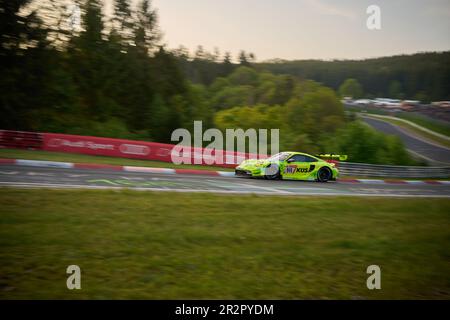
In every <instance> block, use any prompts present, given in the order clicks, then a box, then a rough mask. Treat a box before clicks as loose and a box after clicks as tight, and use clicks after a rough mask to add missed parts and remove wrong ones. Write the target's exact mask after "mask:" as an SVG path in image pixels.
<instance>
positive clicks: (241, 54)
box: [238, 50, 250, 67]
mask: <svg viewBox="0 0 450 320" xmlns="http://www.w3.org/2000/svg"><path fill="white" fill-rule="evenodd" d="M238 60H239V64H240V65H241V66H245V67H248V66H250V63H249V62H248V57H247V53H246V52H245V51H244V50H241V51H240V52H239V56H238Z"/></svg>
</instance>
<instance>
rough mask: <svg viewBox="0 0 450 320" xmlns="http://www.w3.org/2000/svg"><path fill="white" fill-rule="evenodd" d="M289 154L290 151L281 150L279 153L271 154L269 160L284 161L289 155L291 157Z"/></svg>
mask: <svg viewBox="0 0 450 320" xmlns="http://www.w3.org/2000/svg"><path fill="white" fill-rule="evenodd" d="M289 155H290V153H288V152H280V153H277V154H275V155H273V156H271V157H270V158H269V159H267V160H269V161H284V160H286V159H287V157H289Z"/></svg>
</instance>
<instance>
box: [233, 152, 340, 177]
mask: <svg viewBox="0 0 450 320" xmlns="http://www.w3.org/2000/svg"><path fill="white" fill-rule="evenodd" d="M324 159H329V160H332V159H333V160H341V161H344V160H346V159H347V156H344V155H329V154H326V155H319V156H318V157H315V156H312V155H309V154H306V153H302V152H281V153H278V154H276V155H273V156H271V157H270V158H268V159H261V160H255V159H248V160H245V161H243V162H242V163H241V164H240V165H239V166H237V167H236V169H235V174H236V175H237V176H248V177H263V178H265V179H271V180H273V179H286V180H306V181H319V182H327V181H330V180H336V178H337V177H338V176H339V171H338V169H337V168H336V166H335V164H334V163H329V162H327V161H325V160H324Z"/></svg>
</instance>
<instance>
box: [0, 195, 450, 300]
mask: <svg viewBox="0 0 450 320" xmlns="http://www.w3.org/2000/svg"><path fill="white" fill-rule="evenodd" d="M0 223H1V228H0V246H1V250H0V261H1V264H0V299H15V298H18V299H25V298H26V299H71V298H74V299H85V298H92V299H110V298H111V299H125V298H127V299H128V298H130V299H184V298H191V299H197V298H198V299H205V298H208V299H315V298H319V299H322V298H323V299H329V298H337V299H353V298H358V299H359V298H367V299H386V298H395V299H403V298H407V299H412V298H418V299H449V298H450V271H449V270H450V269H449V265H450V246H449V244H450V243H449V242H450V228H449V225H450V201H449V200H446V199H408V200H405V199H374V198H315V197H295V198H286V197H283V198H280V197H261V196H229V195H212V194H177V193H152V192H136V191H92V190H91V191H86V190H65V191H63V190H52V191H49V190H24V189H6V188H4V189H0ZM72 264H76V265H79V266H80V267H81V272H82V278H81V286H82V289H81V290H73V291H70V290H68V289H67V288H66V277H67V275H66V273H65V271H66V268H67V266H68V265H72ZM372 264H376V265H379V266H380V267H381V270H382V278H381V285H382V289H381V290H368V289H367V288H366V279H367V276H368V275H367V274H366V268H367V266H369V265H372Z"/></svg>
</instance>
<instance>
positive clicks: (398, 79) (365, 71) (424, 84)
mask: <svg viewBox="0 0 450 320" xmlns="http://www.w3.org/2000/svg"><path fill="white" fill-rule="evenodd" d="M259 66H260V67H261V68H263V69H265V70H269V71H271V72H273V73H276V74H290V75H294V76H297V77H299V78H302V79H312V80H315V81H318V82H320V83H323V84H324V85H326V86H329V87H331V88H333V89H335V90H338V89H339V87H340V86H341V85H342V84H343V83H344V82H345V81H346V80H347V79H351V78H353V79H356V80H357V81H358V82H359V83H360V84H361V85H362V90H363V95H364V97H366V98H375V97H389V98H393V99H417V100H420V101H423V102H426V103H429V102H430V101H441V100H450V90H449V88H450V51H446V52H429V53H417V54H413V55H400V56H392V57H383V58H376V59H366V60H358V61H356V60H342V61H338V60H336V61H319V60H303V61H301V60H300V61H283V60H280V61H274V62H271V63H261V64H260V65H259Z"/></svg>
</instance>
